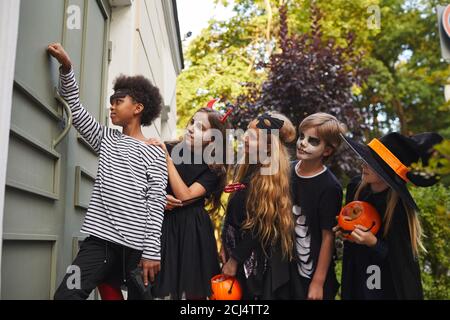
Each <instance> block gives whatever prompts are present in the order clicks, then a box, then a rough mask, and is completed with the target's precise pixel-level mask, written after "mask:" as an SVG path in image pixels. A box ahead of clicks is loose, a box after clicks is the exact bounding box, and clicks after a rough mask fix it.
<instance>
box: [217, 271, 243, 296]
mask: <svg viewBox="0 0 450 320" xmlns="http://www.w3.org/2000/svg"><path fill="white" fill-rule="evenodd" d="M211 290H212V295H211V297H210V299H211V300H241V298H242V289H241V285H240V284H239V282H238V281H237V279H236V278H235V277H228V276H225V275H223V274H218V275H216V276H214V277H213V278H212V279H211Z"/></svg>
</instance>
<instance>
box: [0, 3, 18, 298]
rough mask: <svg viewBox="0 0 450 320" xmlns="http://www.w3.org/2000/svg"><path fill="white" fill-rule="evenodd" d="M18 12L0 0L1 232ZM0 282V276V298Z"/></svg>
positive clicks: (0, 265) (15, 7) (14, 4)
mask: <svg viewBox="0 0 450 320" xmlns="http://www.w3.org/2000/svg"><path fill="white" fill-rule="evenodd" d="M19 15H20V0H3V1H0V47H1V49H0V50H1V52H2V59H1V60H0V73H1V75H2V76H1V77H0V106H1V107H0V232H3V231H2V230H3V211H4V207H5V182H6V163H7V160H8V147H9V127H10V121H11V106H12V92H13V82H14V69H15V63H16V48H17V36H18V30H19ZM5 44H6V45H5ZM4 45H5V47H4ZM2 248H3V243H2V237H0V275H1V268H2V261H1V260H2ZM1 285H2V283H1V276H0V299H1Z"/></svg>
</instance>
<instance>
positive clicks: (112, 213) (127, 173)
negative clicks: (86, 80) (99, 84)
mask: <svg viewBox="0 0 450 320" xmlns="http://www.w3.org/2000/svg"><path fill="white" fill-rule="evenodd" d="M60 91H61V96H62V97H63V98H64V99H65V100H66V101H67V103H68V104H69V106H70V108H71V110H72V113H73V125H74V127H75V128H76V129H77V130H78V132H80V134H81V135H82V136H83V138H84V139H85V140H86V141H87V142H88V143H89V144H90V145H91V146H92V148H94V150H95V151H96V152H97V153H98V154H99V156H100V158H99V166H98V171H97V177H96V179H95V184H94V190H93V192H92V196H91V200H90V203H89V208H88V210H87V214H86V217H85V220H84V223H83V227H82V228H81V232H83V233H87V234H89V235H92V236H96V237H99V238H101V239H104V240H108V241H111V242H114V243H118V244H121V245H124V246H126V247H130V248H133V249H137V250H142V251H143V253H142V258H145V259H151V260H160V257H161V254H160V252H161V243H160V237H161V227H162V222H163V216H164V207H165V205H166V187H167V179H168V178H167V165H166V157H165V154H164V151H163V150H162V149H161V148H159V147H156V146H150V145H146V144H145V143H144V142H142V141H139V140H136V139H134V138H132V137H129V136H126V135H124V134H122V133H121V132H120V131H119V130H116V129H111V128H107V127H105V126H102V125H100V124H99V123H98V122H97V121H96V120H95V119H94V117H92V116H91V115H90V114H89V113H88V112H87V111H86V109H84V108H83V106H82V105H81V104H80V94H79V89H78V85H77V82H76V79H75V75H74V72H73V70H71V72H70V73H68V74H65V75H64V74H62V73H61V75H60Z"/></svg>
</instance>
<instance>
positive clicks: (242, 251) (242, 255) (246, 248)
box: [231, 231, 259, 264]
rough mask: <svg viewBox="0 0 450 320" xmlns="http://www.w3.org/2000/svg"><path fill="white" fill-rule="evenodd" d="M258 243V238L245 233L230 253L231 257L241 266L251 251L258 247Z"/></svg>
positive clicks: (251, 233)
mask: <svg viewBox="0 0 450 320" xmlns="http://www.w3.org/2000/svg"><path fill="white" fill-rule="evenodd" d="M258 243H259V241H258V238H257V237H256V236H255V235H254V234H253V232H250V231H245V232H244V233H243V235H242V240H241V241H240V242H239V244H238V245H237V246H236V248H234V250H233V251H232V252H231V256H232V257H233V258H234V259H235V260H236V261H237V262H238V263H239V264H241V263H243V262H244V261H245V260H247V259H248V258H249V257H250V255H251V254H252V251H253V250H254V249H255V248H256V247H257V246H258Z"/></svg>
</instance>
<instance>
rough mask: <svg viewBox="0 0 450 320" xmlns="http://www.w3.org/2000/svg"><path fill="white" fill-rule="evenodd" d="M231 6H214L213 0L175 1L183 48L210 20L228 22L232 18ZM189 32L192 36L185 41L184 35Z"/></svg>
mask: <svg viewBox="0 0 450 320" xmlns="http://www.w3.org/2000/svg"><path fill="white" fill-rule="evenodd" d="M229 2H230V3H231V5H229V6H228V7H226V8H225V7H223V6H222V5H220V4H219V5H216V4H215V3H214V0H177V8H178V19H179V22H180V32H181V40H183V46H187V45H188V44H189V43H190V42H191V41H192V39H194V38H195V37H196V36H198V35H199V34H200V32H201V31H202V29H204V28H206V27H207V26H208V21H209V20H210V19H212V18H214V19H217V20H228V19H229V18H231V17H232V16H233V12H232V3H233V2H232V1H229ZM189 31H191V32H192V36H191V37H190V38H187V39H185V35H186V34H187V33H188V32H189Z"/></svg>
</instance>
